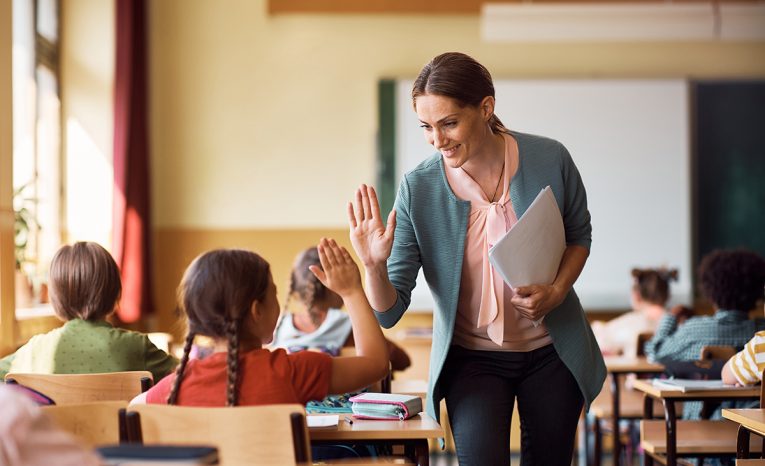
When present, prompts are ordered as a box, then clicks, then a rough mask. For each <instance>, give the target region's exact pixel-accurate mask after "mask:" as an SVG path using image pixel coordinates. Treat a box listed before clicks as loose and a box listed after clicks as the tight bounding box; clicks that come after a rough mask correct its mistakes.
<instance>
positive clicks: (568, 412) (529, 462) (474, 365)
mask: <svg viewBox="0 0 765 466" xmlns="http://www.w3.org/2000/svg"><path fill="white" fill-rule="evenodd" d="M440 384H441V387H442V390H443V393H444V395H445V397H446V408H447V410H448V412H449V422H450V424H451V426H452V433H453V434H454V442H455V444H456V447H457V456H458V458H459V463H460V466H470V465H479V466H483V465H497V466H503V465H507V466H509V465H510V420H511V418H512V415H513V405H514V403H515V401H516V400H517V402H518V413H519V415H520V421H521V422H520V424H521V465H522V466H570V465H571V459H572V455H573V452H574V439H575V436H576V428H577V423H578V420H579V414H580V413H581V411H582V406H583V404H584V399H583V398H582V393H581V391H580V390H579V387H578V385H577V383H576V380H575V379H574V377H573V376H572V375H571V372H570V371H569V370H568V368H567V367H566V366H565V365H564V364H563V361H561V359H560V358H559V357H558V353H557V352H556V351H555V348H553V346H552V345H548V346H545V347H542V348H539V349H536V350H534V351H529V352H508V351H475V350H468V349H465V348H462V347H460V346H452V347H451V348H450V349H449V354H448V355H447V358H446V362H445V364H444V369H443V371H442V374H441V378H440Z"/></svg>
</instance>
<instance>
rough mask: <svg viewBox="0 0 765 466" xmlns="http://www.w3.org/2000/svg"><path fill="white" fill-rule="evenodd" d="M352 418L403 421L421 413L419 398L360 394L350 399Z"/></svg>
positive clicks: (389, 394)
mask: <svg viewBox="0 0 765 466" xmlns="http://www.w3.org/2000/svg"><path fill="white" fill-rule="evenodd" d="M350 401H351V402H352V405H351V409H352V410H353V417H357V418H360V419H398V420H402V421H403V420H404V419H409V418H410V417H412V416H414V415H416V414H419V413H420V412H422V399H421V398H420V397H419V396H411V395H399V394H396V393H361V394H359V395H356V396H354V397H352V398H350Z"/></svg>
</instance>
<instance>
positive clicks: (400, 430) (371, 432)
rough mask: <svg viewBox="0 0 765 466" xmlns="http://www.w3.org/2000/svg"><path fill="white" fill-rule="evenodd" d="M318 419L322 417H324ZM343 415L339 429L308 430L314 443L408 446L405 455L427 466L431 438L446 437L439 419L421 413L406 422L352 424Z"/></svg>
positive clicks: (365, 421) (360, 421)
mask: <svg viewBox="0 0 765 466" xmlns="http://www.w3.org/2000/svg"><path fill="white" fill-rule="evenodd" d="M317 416H321V415H320V414H319V415H317ZM343 417H344V416H343V415H340V422H338V425H337V426H331V427H311V428H309V429H308V432H309V436H310V438H311V443H312V444H338V443H368V444H382V445H391V444H393V445H404V453H405V454H406V456H407V457H409V458H411V459H413V460H415V462H416V463H417V464H418V465H421V466H427V465H428V463H429V457H428V454H429V453H428V439H431V438H439V437H443V436H444V430H443V429H442V428H441V426H440V425H439V424H438V423H437V422H436V420H435V419H433V418H432V417H430V416H428V415H427V414H425V413H420V414H418V415H417V416H414V417H413V418H411V419H407V420H406V421H379V420H370V419H353V424H348V422H346V421H345V420H344V419H343Z"/></svg>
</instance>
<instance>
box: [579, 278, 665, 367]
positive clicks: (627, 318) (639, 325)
mask: <svg viewBox="0 0 765 466" xmlns="http://www.w3.org/2000/svg"><path fill="white" fill-rule="evenodd" d="M632 279H633V284H632V293H631V299H630V301H631V304H632V309H633V311H632V312H627V313H625V314H624V315H621V316H619V317H617V318H615V319H611V320H609V321H608V322H602V321H595V322H593V323H592V331H593V333H594V334H595V339H597V340H598V346H600V350H601V351H602V352H603V354H607V355H624V356H630V357H634V356H637V338H638V335H639V334H641V333H654V332H655V331H656V326H657V325H658V323H659V319H661V318H662V316H663V315H664V313H665V312H666V311H667V309H666V304H667V301H668V300H669V282H670V281H674V280H677V269H670V270H667V269H632Z"/></svg>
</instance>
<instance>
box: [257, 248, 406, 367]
mask: <svg viewBox="0 0 765 466" xmlns="http://www.w3.org/2000/svg"><path fill="white" fill-rule="evenodd" d="M319 264H320V263H319V251H318V249H317V248H316V247H312V248H308V249H306V250H304V251H303V252H301V253H300V254H298V256H297V258H296V259H295V264H294V266H293V268H292V273H291V274H290V289H289V292H288V295H287V303H286V304H285V306H284V308H285V311H286V312H285V313H284V314H283V315H282V317H281V318H280V319H279V323H278V324H277V325H276V332H274V341H273V343H272V345H271V346H273V347H277V348H284V349H286V350H287V351H288V352H295V351H301V350H305V349H319V350H321V351H324V352H327V353H329V354H332V355H333V356H337V355H338V354H339V352H340V348H342V347H353V346H354V341H353V334H352V333H351V319H350V316H349V315H348V313H347V312H343V311H341V310H340V307H342V306H343V299H342V298H341V297H340V295H338V294H337V293H335V292H334V291H332V290H330V289H329V288H327V287H326V286H324V284H323V283H322V282H321V281H320V280H319V279H318V278H317V277H316V275H314V274H313V272H311V271H310V267H311V266H318V265H319ZM291 308H293V309H295V310H294V311H293V310H292V309H291ZM386 343H387V345H388V353H389V358H390V362H391V369H392V370H394V371H402V370H404V369H406V368H407V367H409V365H410V364H411V361H410V359H409V356H408V355H407V354H406V352H405V351H404V350H403V349H402V348H400V347H399V346H398V345H396V344H395V343H393V342H392V341H390V340H387V339H386Z"/></svg>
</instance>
